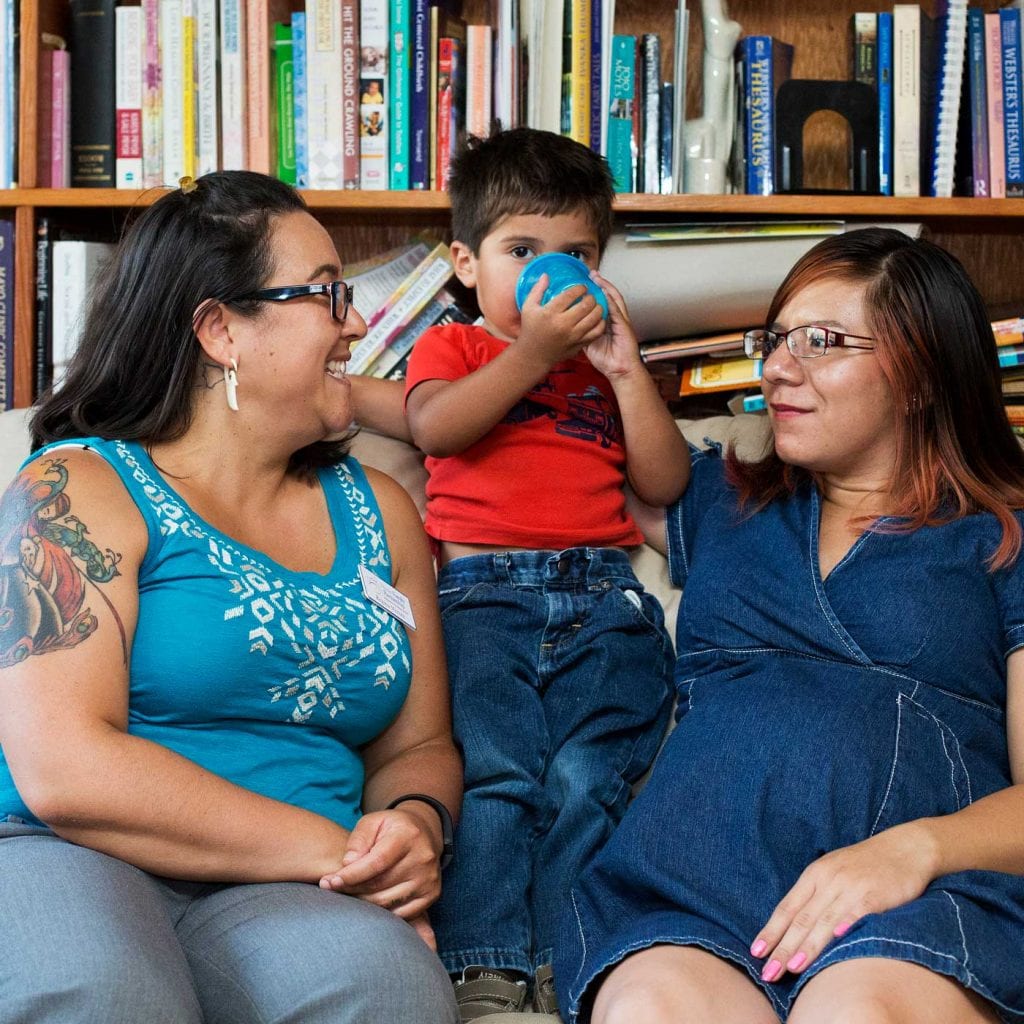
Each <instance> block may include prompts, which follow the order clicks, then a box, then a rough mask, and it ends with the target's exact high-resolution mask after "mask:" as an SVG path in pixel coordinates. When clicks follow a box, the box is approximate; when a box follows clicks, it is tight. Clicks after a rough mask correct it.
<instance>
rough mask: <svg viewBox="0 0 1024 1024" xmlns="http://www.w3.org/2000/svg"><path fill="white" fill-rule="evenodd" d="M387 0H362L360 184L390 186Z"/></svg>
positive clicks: (367, 187)
mask: <svg viewBox="0 0 1024 1024" xmlns="http://www.w3.org/2000/svg"><path fill="white" fill-rule="evenodd" d="M390 42H391V36H390V32H389V30H388V0H360V3H359V187H360V188H361V189H364V190H367V191H380V190H381V189H386V188H387V187H388V177H389V175H388V171H389V166H390V165H389V161H388V114H389V111H388V100H389V97H388V60H389V53H388V47H389V45H390Z"/></svg>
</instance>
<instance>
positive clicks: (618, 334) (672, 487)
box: [587, 271, 690, 505]
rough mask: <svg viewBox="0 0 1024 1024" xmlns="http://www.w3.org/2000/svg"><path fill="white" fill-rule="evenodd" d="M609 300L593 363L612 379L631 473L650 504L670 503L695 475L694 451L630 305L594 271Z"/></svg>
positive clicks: (589, 350)
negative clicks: (643, 355) (655, 373)
mask: <svg viewBox="0 0 1024 1024" xmlns="http://www.w3.org/2000/svg"><path fill="white" fill-rule="evenodd" d="M593 276H594V278H595V280H596V281H597V282H598V284H600V285H601V287H602V288H603V289H604V293H605V295H606V296H607V298H608V308H609V314H610V322H609V329H608V331H607V333H606V334H605V336H604V337H603V338H601V339H600V341H598V342H595V343H593V344H591V345H589V346H588V348H587V356H588V358H589V359H590V361H591V363H593V364H594V366H595V367H596V368H597V369H598V370H600V371H601V373H603V374H604V375H605V376H606V377H607V378H608V381H609V383H610V384H611V386H612V390H613V391H614V392H615V399H616V401H617V402H618V405H619V413H620V415H621V417H622V433H623V444H624V446H625V449H626V476H627V479H628V480H629V483H630V486H631V487H632V488H633V490H634V491H635V492H636V494H637V497H639V498H640V499H641V500H642V501H644V502H646V503H647V504H648V505H670V504H671V503H672V502H673V501H675V500H676V499H677V498H678V497H679V496H680V495H681V494H682V493H683V491H684V490H685V489H686V485H687V483H688V482H689V479H690V450H689V448H688V447H687V444H686V441H685V439H684V438H683V435H682V434H681V433H680V432H679V428H678V427H677V426H676V423H675V420H674V419H673V418H672V415H671V413H670V412H669V411H668V407H667V406H666V405H665V402H664V400H663V399H662V397H661V395H660V393H659V392H658V387H657V385H656V384H655V383H654V380H653V378H652V377H651V375H650V374H649V373H648V372H647V368H646V367H645V366H644V364H643V361H642V360H641V359H640V350H639V346H638V344H637V339H636V334H635V333H634V331H633V327H632V325H631V323H630V321H629V315H628V313H627V312H626V304H625V301H624V300H623V298H622V295H621V294H620V293H619V291H618V289H616V288H615V286H614V285H612V284H611V283H610V282H609V281H607V280H605V279H604V278H603V277H601V276H600V274H597V272H596V271H595V272H594V275H593Z"/></svg>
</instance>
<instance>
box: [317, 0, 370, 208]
mask: <svg viewBox="0 0 1024 1024" xmlns="http://www.w3.org/2000/svg"><path fill="white" fill-rule="evenodd" d="M305 14H306V133H307V135H306V137H307V146H308V151H309V187H310V188H342V187H343V185H344V180H343V171H342V165H343V160H344V158H343V155H342V146H343V133H344V126H343V123H344V117H341V118H339V117H338V113H339V111H341V110H342V60H341V32H342V27H341V14H342V8H341V6H340V5H339V4H338V3H333V2H331V0H306V11H305ZM357 137H358V136H357Z"/></svg>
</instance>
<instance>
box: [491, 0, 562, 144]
mask: <svg viewBox="0 0 1024 1024" xmlns="http://www.w3.org/2000/svg"><path fill="white" fill-rule="evenodd" d="M563 11H564V3H563V0H544V3H538V4H535V5H534V7H533V26H532V29H531V37H532V46H533V50H532V52H533V55H534V62H533V67H532V68H531V69H530V77H529V79H528V81H529V83H530V86H529V88H530V96H531V97H532V109H531V110H529V111H528V112H527V124H528V125H529V126H530V127H531V128H537V129H540V130H541V131H545V132H555V133H556V134H561V131H562V14H563ZM503 73H504V72H503ZM495 86H496V89H497V90H499V91H500V88H501V87H500V86H499V85H498V79H497V76H495ZM494 106H495V110H494V113H495V116H496V117H502V116H504V115H503V114H502V113H501V112H500V111H499V106H500V104H499V101H498V96H497V92H496V93H495V99H494ZM502 123H503V124H504V122H502Z"/></svg>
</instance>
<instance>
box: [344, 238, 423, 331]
mask: <svg viewBox="0 0 1024 1024" xmlns="http://www.w3.org/2000/svg"><path fill="white" fill-rule="evenodd" d="M436 244H437V242H436V241H435V240H429V241H428V240H427V239H426V238H414V239H413V240H412V241H410V242H407V243H405V244H404V245H399V246H396V247H395V248H393V249H389V250H387V251H386V252H382V253H377V254H376V255H374V256H371V257H370V258H369V259H365V260H360V261H359V262H357V263H350V264H349V266H348V268H347V270H346V272H345V280H346V281H348V283H349V284H350V285H352V286H353V288H354V289H355V294H356V295H357V296H358V298H357V299H356V308H357V309H359V311H360V312H361V313H362V314H363V319H364V320H365V321H366V324H367V326H369V325H371V324H373V323H376V322H377V320H378V319H380V315H381V310H382V307H383V306H384V304H385V302H386V301H387V299H388V297H389V296H390V295H391V294H392V292H394V291H395V290H396V289H397V288H398V287H399V285H401V283H402V282H403V281H404V280H405V279H406V278H407V277H408V276H409V275H410V274H411V273H412V272H413V271H414V270H415V269H416V268H417V267H418V266H419V265H420V263H421V262H422V261H423V260H424V259H425V258H426V257H427V256H428V255H429V254H430V251H431V250H432V249H433V248H434V246H435V245H436Z"/></svg>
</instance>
